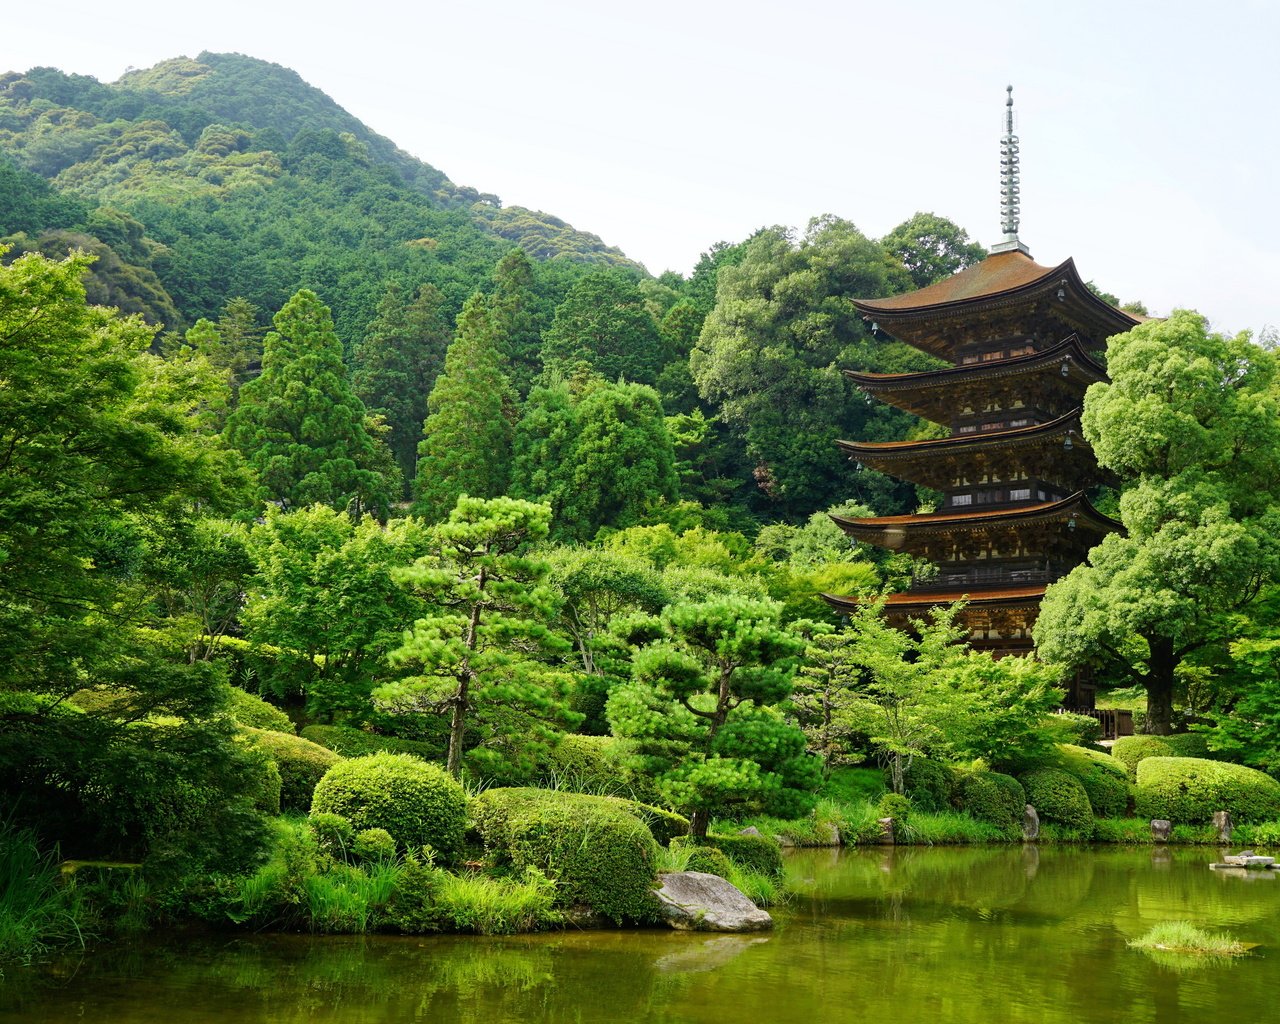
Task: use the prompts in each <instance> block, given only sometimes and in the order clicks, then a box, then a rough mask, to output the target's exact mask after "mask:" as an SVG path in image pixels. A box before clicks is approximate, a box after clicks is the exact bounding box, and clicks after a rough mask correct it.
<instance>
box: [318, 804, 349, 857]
mask: <svg viewBox="0 0 1280 1024" xmlns="http://www.w3.org/2000/svg"><path fill="white" fill-rule="evenodd" d="M307 828H309V829H311V834H312V835H313V836H315V839H316V846H317V847H319V849H320V852H321V853H327V854H328V855H329V856H330V857H337V858H338V859H339V860H346V859H347V853H348V852H350V850H351V847H352V844H354V843H355V841H356V830H355V829H354V828H352V827H351V822H349V821H347V819H346V818H344V817H343V816H342V815H341V814H329V813H328V812H325V811H321V812H320V813H319V814H313V815H311V817H309V818H308V819H307Z"/></svg>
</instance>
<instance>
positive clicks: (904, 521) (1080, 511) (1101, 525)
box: [831, 491, 1124, 547]
mask: <svg viewBox="0 0 1280 1024" xmlns="http://www.w3.org/2000/svg"><path fill="white" fill-rule="evenodd" d="M1073 518H1074V519H1075V521H1076V523H1077V524H1078V525H1080V526H1085V527H1090V528H1092V529H1093V530H1095V531H1096V532H1098V533H1117V532H1123V531H1124V524H1123V523H1120V522H1119V521H1117V520H1115V519H1112V518H1111V517H1110V516H1106V515H1103V514H1102V513H1101V512H1099V511H1098V510H1097V509H1096V508H1094V507H1093V504H1092V503H1091V502H1090V501H1089V499H1088V498H1086V497H1085V494H1084V491H1076V493H1075V494H1072V495H1069V496H1068V497H1066V498H1063V499H1062V500H1061V501H1044V502H1037V503H1036V504H1033V505H1020V506H1017V507H1015V508H1004V509H997V510H991V511H984V510H979V511H974V512H932V513H929V514H927V515H916V516H878V517H875V518H870V519H850V518H849V517H847V516H838V515H833V516H832V517H831V519H832V521H833V522H835V523H836V525H838V526H839V527H840V528H841V529H842V530H844V532H845V533H847V534H848V535H849V536H851V537H853V538H855V539H857V540H865V541H867V542H868V543H872V544H876V545H877V546H879V547H890V546H895V545H890V544H886V543H884V540H885V539H886V537H887V536H888V535H897V536H899V537H905V536H906V535H907V534H921V533H945V532H947V531H951V530H957V529H959V530H983V529H992V528H997V529H1004V528H1007V527H1025V526H1030V525H1033V524H1036V523H1048V522H1054V521H1061V522H1064V523H1065V522H1066V521H1067V520H1069V519H1073ZM873 538H880V540H875V539H873Z"/></svg>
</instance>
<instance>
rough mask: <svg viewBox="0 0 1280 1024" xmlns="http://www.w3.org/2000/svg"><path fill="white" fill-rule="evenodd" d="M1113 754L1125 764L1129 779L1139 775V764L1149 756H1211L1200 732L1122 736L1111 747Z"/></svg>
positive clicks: (1131, 779)
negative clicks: (1172, 734) (1174, 734)
mask: <svg viewBox="0 0 1280 1024" xmlns="http://www.w3.org/2000/svg"><path fill="white" fill-rule="evenodd" d="M1111 756H1112V757H1114V758H1115V759H1116V760H1117V761H1119V762H1120V763H1121V764H1123V765H1124V766H1125V770H1126V771H1127V772H1128V773H1129V780H1130V781H1133V779H1135V778H1136V777H1137V770H1138V764H1139V762H1141V761H1145V760H1146V759H1147V758H1148V757H1202V758H1209V748H1208V746H1207V745H1206V743H1205V739H1204V737H1203V736H1202V735H1200V733H1195V732H1187V733H1180V734H1178V735H1176V736H1121V737H1120V738H1119V739H1118V740H1116V742H1115V745H1114V746H1113V747H1112V748H1111Z"/></svg>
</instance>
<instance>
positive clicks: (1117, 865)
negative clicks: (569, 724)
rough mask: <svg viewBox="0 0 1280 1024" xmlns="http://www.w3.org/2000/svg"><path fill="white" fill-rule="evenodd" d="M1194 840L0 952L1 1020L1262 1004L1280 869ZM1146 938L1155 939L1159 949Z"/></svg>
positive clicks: (1186, 1012) (728, 1017)
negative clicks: (690, 930) (672, 893)
mask: <svg viewBox="0 0 1280 1024" xmlns="http://www.w3.org/2000/svg"><path fill="white" fill-rule="evenodd" d="M1214 859H1216V851H1211V850H1204V849H1194V848H1157V849H1152V848H1150V847H1146V848H1132V849H1124V848H1102V849H1099V848H1069V847H1044V848H1036V847H1025V848H1018V847H1014V848H998V847H997V848H946V849H939V848H934V849H927V848H899V849H885V848H881V849H872V850H849V851H843V852H837V851H799V852H797V853H795V854H794V855H792V856H791V857H790V858H789V859H788V871H789V872H790V874H791V876H792V878H793V881H794V883H795V886H796V889H797V890H798V891H797V895H796V896H795V897H794V898H793V899H792V900H791V902H790V903H789V904H788V905H787V906H786V907H783V908H780V909H778V910H777V911H776V913H775V917H776V919H777V925H778V926H777V928H776V929H775V931H773V932H772V933H769V934H767V935H757V936H708V935H691V934H681V933H675V932H670V931H666V930H630V931H605V932H557V933H550V934H540V935H525V936H514V937H505V938H474V937H462V936H446V937H427V938H422V937H411V938H406V937H387V936H372V937H367V938H333V937H311V936H296V935H257V936H255V935H242V934H236V935H225V936H216V937H203V938H200V939H184V940H182V941H180V942H178V941H170V942H168V943H147V944H145V945H142V946H138V945H136V944H135V945H133V946H131V947H130V948H113V949H108V950H105V951H100V952H98V953H95V954H92V955H91V956H89V957H88V958H86V959H85V960H84V961H83V962H81V963H79V964H70V965H68V964H57V965H50V966H46V967H44V968H40V969H37V970H23V969H15V968H10V969H9V970H8V971H7V972H6V978H5V980H4V981H3V982H2V983H0V1021H5V1022H8V1021H23V1022H24V1024H39V1022H46V1021H48V1022H58V1024H61V1022H64V1021H72V1020H86V1021H95V1022H104V1024H143V1022H148V1024H149V1022H157V1024H159V1022H166V1024H167V1022H173V1021H181V1022H184V1024H186V1022H191V1024H205V1022H208V1024H215V1022H216V1024H247V1022H271V1024H294V1022H298V1024H301V1022H304V1021H305V1022H308V1024H316V1022H323V1024H329V1022H333V1024H339V1022H341V1024H374V1022H377V1024H382V1022H391V1021H396V1022H402V1021H432V1022H439V1021H447V1022H454V1021H458V1022H472V1021H474V1022H484V1024H500V1022H507V1021H511V1022H517V1021H518V1022H522V1024H523V1022H529V1021H573V1022H581V1024H589V1022H597V1021H599V1022H604V1021H655V1022H656V1021H662V1022H689V1024H722V1022H734V1024H737V1022H739V1021H742V1020H744V1019H745V1020H747V1021H748V1022H750V1024H771V1022H793V1021H794V1022H801V1021H803V1022H806V1024H814V1022H823V1024H826V1022H830V1021H846V1020H847V1021H863V1020H872V1021H888V1020H892V1019H897V1020H901V1021H906V1022H916V1021H940V1022H945V1024H987V1022H1000V1024H1022V1022H1027V1024H1033V1022H1034V1024H1057V1022H1068V1021H1069V1022H1073V1024H1078V1022H1093V1021H1099V1022H1101V1021H1116V1022H1124V1024H1148V1022H1151V1024H1178V1022H1191V1021H1197V1022H1204V1021H1212V1020H1217V1019H1226V1018H1230V1019H1238V1020H1242V1021H1265V1020H1271V1019H1274V1018H1273V1017H1272V1016H1271V1014H1272V1013H1274V1012H1276V1003H1277V998H1278V996H1280V879H1276V878H1274V877H1272V876H1271V875H1262V876H1261V877H1259V878H1257V879H1253V878H1232V877H1224V876H1222V875H1220V874H1218V873H1216V872H1211V871H1210V870H1209V869H1208V868H1207V866H1206V865H1207V864H1208V863H1209V862H1210V861H1211V860H1214ZM1174 920H1187V921H1191V922H1193V923H1196V924H1199V925H1201V926H1203V927H1206V928H1208V929H1209V930H1222V931H1228V932H1230V933H1231V934H1232V935H1233V936H1235V937H1236V938H1238V939H1241V940H1243V941H1245V942H1249V943H1258V944H1259V946H1258V948H1257V949H1256V950H1255V951H1254V952H1253V954H1252V955H1251V956H1249V957H1246V958H1244V959H1241V960H1237V961H1226V962H1223V961H1217V962H1202V961H1196V960H1192V961H1190V962H1189V963H1187V962H1182V961H1180V959H1179V958H1176V957H1169V955H1168V954H1165V956H1166V957H1167V958H1168V960H1169V962H1164V961H1161V960H1159V959H1156V958H1154V957H1153V956H1152V955H1150V954H1147V953H1143V952H1140V951H1138V950H1134V949H1130V948H1128V947H1127V946H1126V944H1125V943H1126V940H1128V939H1130V938H1134V937H1137V936H1139V935H1141V934H1142V933H1144V932H1145V931H1146V930H1147V929H1148V928H1150V927H1151V926H1152V925H1154V924H1157V923H1160V922H1163V921H1174ZM1157 956H1159V954H1157Z"/></svg>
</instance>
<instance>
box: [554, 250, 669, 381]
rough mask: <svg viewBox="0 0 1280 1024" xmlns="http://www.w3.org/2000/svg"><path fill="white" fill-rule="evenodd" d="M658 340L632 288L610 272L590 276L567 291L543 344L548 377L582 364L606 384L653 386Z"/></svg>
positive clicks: (659, 349) (659, 365)
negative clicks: (594, 372) (635, 383)
mask: <svg viewBox="0 0 1280 1024" xmlns="http://www.w3.org/2000/svg"><path fill="white" fill-rule="evenodd" d="M662 356H663V344H662V337H661V335H660V334H659V333H658V327H657V325H656V324H655V323H654V322H653V317H652V316H651V315H650V313H649V310H648V308H647V307H646V306H645V302H644V296H643V295H642V294H641V292H640V289H639V288H638V287H637V286H636V285H635V283H634V282H633V281H632V280H631V279H630V278H627V277H624V276H623V275H622V274H620V273H617V272H614V271H599V272H597V273H594V274H589V275H588V276H586V277H584V278H583V279H582V280H581V281H579V282H578V283H577V284H575V285H574V286H573V287H572V288H570V289H569V294H568V295H566V296H565V300H564V302H562V303H561V304H560V305H559V306H558V307H557V308H556V316H555V319H554V320H553V321H552V322H551V327H550V328H549V329H548V331H547V333H546V335H545V337H544V338H543V342H542V365H543V367H544V371H545V372H548V373H557V372H558V373H560V374H565V375H567V374H570V373H572V372H573V370H574V369H575V368H576V367H577V366H578V364H579V363H586V364H587V365H588V366H589V367H591V369H593V370H595V371H596V373H598V374H600V375H601V376H602V377H604V378H605V379H606V380H611V381H612V380H618V379H620V378H621V379H626V380H628V381H635V382H638V383H640V384H653V383H654V382H656V381H657V379H658V373H659V371H660V370H661V369H662V362H663V358H662Z"/></svg>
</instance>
